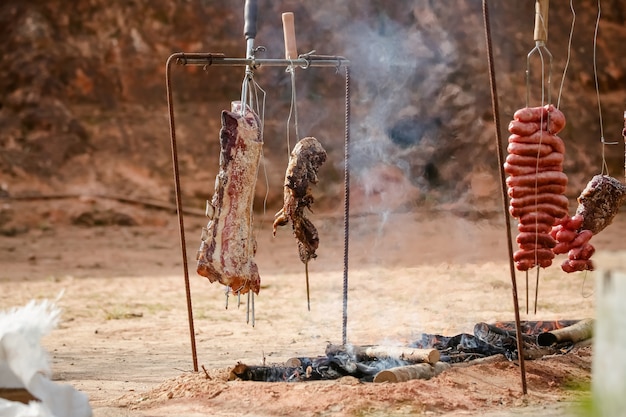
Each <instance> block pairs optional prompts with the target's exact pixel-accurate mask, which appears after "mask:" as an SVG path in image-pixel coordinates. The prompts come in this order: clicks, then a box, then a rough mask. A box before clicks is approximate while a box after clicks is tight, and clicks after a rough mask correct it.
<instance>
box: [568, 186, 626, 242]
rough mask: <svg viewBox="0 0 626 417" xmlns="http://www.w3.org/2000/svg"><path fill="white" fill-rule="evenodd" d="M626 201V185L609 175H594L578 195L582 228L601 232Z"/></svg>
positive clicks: (578, 211) (578, 209)
mask: <svg viewBox="0 0 626 417" xmlns="http://www.w3.org/2000/svg"><path fill="white" fill-rule="evenodd" d="M625 201H626V186H625V185H623V184H622V183H620V182H619V181H618V180H616V179H615V178H613V177H609V176H608V175H596V176H594V177H593V178H592V179H591V181H589V183H587V186H586V187H585V189H584V190H583V191H582V192H581V194H580V196H579V197H578V208H577V209H576V214H580V215H581V216H582V217H583V224H582V228H583V229H587V230H591V231H592V232H593V234H594V235H595V234H597V233H599V232H600V231H602V230H603V229H604V228H605V227H607V226H608V225H609V224H611V222H612V221H613V219H614V218H615V216H616V215H617V212H618V210H619V208H620V206H621V205H622V204H624V202H625Z"/></svg>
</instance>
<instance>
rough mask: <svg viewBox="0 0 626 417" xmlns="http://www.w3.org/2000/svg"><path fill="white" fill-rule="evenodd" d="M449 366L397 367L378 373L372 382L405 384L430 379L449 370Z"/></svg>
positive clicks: (443, 364) (443, 363) (426, 364)
mask: <svg viewBox="0 0 626 417" xmlns="http://www.w3.org/2000/svg"><path fill="white" fill-rule="evenodd" d="M450 366H451V365H450V364H448V363H445V362H437V363H435V364H429V363H420V364H417V365H407V366H398V367H396V368H391V369H385V370H384V371H380V372H379V373H377V374H376V376H375V377H374V382H406V381H410V380H412V379H430V378H432V377H434V376H437V375H439V374H440V373H442V372H443V371H445V370H446V369H448V368H450Z"/></svg>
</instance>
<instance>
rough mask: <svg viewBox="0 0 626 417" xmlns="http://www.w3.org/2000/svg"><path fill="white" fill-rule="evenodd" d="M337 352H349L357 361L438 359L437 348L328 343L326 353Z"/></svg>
mask: <svg viewBox="0 0 626 417" xmlns="http://www.w3.org/2000/svg"><path fill="white" fill-rule="evenodd" d="M338 353H351V354H352V355H354V357H355V359H356V360H357V361H371V360H382V359H396V360H400V361H405V362H407V363H424V362H426V363H430V364H434V363H437V362H438V361H439V357H440V355H439V351H438V350H437V349H420V348H412V347H406V346H378V345H372V346H349V347H346V346H341V345H332V344H331V345H328V346H327V347H326V354H327V355H336V354H338Z"/></svg>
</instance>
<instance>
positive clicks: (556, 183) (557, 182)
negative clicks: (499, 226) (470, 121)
mask: <svg viewBox="0 0 626 417" xmlns="http://www.w3.org/2000/svg"><path fill="white" fill-rule="evenodd" d="M564 126H565V116H564V115H563V113H561V111H559V110H558V109H557V108H555V107H554V106H553V105H546V106H542V107H526V108H523V109H520V110H518V111H516V112H515V114H514V115H513V120H512V121H511V122H510V123H509V132H510V133H511V136H509V140H508V142H509V144H508V147H507V151H508V156H507V158H506V162H505V163H504V171H505V172H506V173H507V174H508V175H509V176H508V177H507V179H506V184H507V187H508V194H509V197H511V201H510V206H509V213H510V214H511V216H513V217H515V218H517V219H518V231H519V234H518V235H517V238H516V242H517V244H518V247H519V250H517V251H516V252H515V253H514V254H513V260H514V261H515V266H516V268H517V269H518V270H520V271H527V270H529V269H531V268H533V267H535V266H539V267H542V268H546V267H548V266H550V265H552V260H553V259H554V256H555V253H554V252H553V248H554V247H555V246H556V245H557V241H556V239H555V237H554V236H553V235H551V234H550V232H551V231H552V226H553V225H554V224H555V223H556V222H557V220H559V219H562V218H564V217H566V216H567V214H568V205H569V202H568V200H567V197H565V196H564V195H563V193H564V192H565V188H566V186H567V176H566V175H565V174H564V173H563V159H564V153H565V144H564V143H563V140H561V138H559V137H558V136H557V133H559V132H560V131H561V130H562V129H563V127H564Z"/></svg>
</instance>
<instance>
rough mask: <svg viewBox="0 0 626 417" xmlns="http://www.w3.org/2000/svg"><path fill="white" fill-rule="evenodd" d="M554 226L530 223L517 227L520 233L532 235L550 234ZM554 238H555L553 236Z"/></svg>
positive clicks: (520, 224)
mask: <svg viewBox="0 0 626 417" xmlns="http://www.w3.org/2000/svg"><path fill="white" fill-rule="evenodd" d="M551 229H552V226H551V225H549V224H548V223H530V224H522V223H519V224H518V225H517V231H518V232H530V233H549V232H550V230H551ZM553 237H554V236H553Z"/></svg>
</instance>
